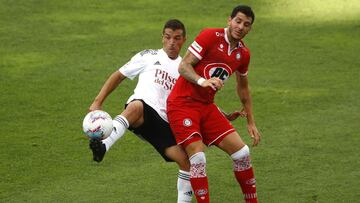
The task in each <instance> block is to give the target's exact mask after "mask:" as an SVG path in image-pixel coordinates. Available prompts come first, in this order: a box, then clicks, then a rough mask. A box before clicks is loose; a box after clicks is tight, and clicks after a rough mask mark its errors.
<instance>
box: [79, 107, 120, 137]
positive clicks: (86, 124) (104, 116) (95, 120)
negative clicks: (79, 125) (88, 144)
mask: <svg viewBox="0 0 360 203" xmlns="http://www.w3.org/2000/svg"><path fill="white" fill-rule="evenodd" d="M112 122H113V121H112V118H111V116H110V115H109V114H108V113H106V112H105V111H101V110H95V111H91V112H90V113H88V114H87V115H86V116H85V118H84V121H83V131H84V133H85V134H86V135H87V136H88V137H89V138H91V139H105V138H107V137H108V136H109V135H110V134H111V131H112V129H113V123H112Z"/></svg>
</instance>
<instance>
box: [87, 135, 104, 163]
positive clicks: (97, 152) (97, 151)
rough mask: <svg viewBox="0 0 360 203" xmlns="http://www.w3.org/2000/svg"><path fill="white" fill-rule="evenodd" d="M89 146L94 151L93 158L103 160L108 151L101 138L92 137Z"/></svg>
mask: <svg viewBox="0 0 360 203" xmlns="http://www.w3.org/2000/svg"><path fill="white" fill-rule="evenodd" d="M89 147H90V149H91V150H92V153H93V160H94V161H96V162H101V161H102V160H103V158H104V156H105V152H106V147H105V144H104V143H102V142H101V140H99V139H91V140H90V143H89Z"/></svg>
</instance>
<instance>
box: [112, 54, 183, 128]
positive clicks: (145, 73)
mask: <svg viewBox="0 0 360 203" xmlns="http://www.w3.org/2000/svg"><path fill="white" fill-rule="evenodd" d="M180 62H181V57H180V56H178V57H177V58H176V59H175V60H172V59H170V58H169V57H168V55H167V54H166V53H165V51H164V50H163V49H159V50H144V51H142V52H139V53H137V54H136V55H135V56H134V57H132V58H131V60H130V61H129V62H128V63H126V64H125V65H124V66H122V67H121V68H120V69H119V71H120V72H121V73H122V74H123V75H124V76H126V77H127V78H129V79H131V80H133V79H134V78H135V77H136V76H137V75H139V80H138V83H137V85H136V88H135V89H134V94H133V95H131V96H130V97H129V99H128V101H127V103H129V102H131V101H132V100H134V99H142V100H143V101H144V102H145V103H146V104H148V105H149V106H151V107H152V108H153V109H154V110H155V111H156V112H157V113H158V114H159V115H160V117H161V118H162V119H164V120H165V121H168V120H167V115H166V100H167V98H168V96H169V94H170V91H171V89H172V88H173V86H174V85H175V82H176V80H177V78H178V77H179V72H178V66H179V64H180Z"/></svg>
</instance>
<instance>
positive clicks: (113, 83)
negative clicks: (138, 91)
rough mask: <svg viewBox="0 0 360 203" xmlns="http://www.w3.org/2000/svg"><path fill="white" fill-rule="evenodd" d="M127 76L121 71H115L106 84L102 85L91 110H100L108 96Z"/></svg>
mask: <svg viewBox="0 0 360 203" xmlns="http://www.w3.org/2000/svg"><path fill="white" fill-rule="evenodd" d="M125 78H126V77H125V76H124V75H123V74H122V73H120V71H115V72H114V73H113V74H111V76H110V77H109V78H108V79H107V80H106V82H105V84H104V85H103V86H102V88H101V90H100V92H99V94H98V95H97V96H96V97H95V100H94V101H93V103H92V104H91V105H90V107H89V111H94V110H99V109H101V106H102V104H103V102H104V101H105V99H106V97H107V96H108V95H109V94H110V93H111V92H112V91H113V90H114V89H115V88H116V87H117V86H118V85H119V84H120V83H121V82H122V81H123V80H124V79H125Z"/></svg>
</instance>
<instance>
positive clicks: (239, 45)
mask: <svg viewBox="0 0 360 203" xmlns="http://www.w3.org/2000/svg"><path fill="white" fill-rule="evenodd" d="M228 29H229V28H227V27H226V28H224V38H225V41H226V43H228V55H229V56H230V55H231V52H233V51H234V50H235V49H238V48H240V47H242V46H243V45H242V44H241V41H239V42H238V45H237V47H235V48H234V49H232V50H230V41H229V38H228V36H227V31H228Z"/></svg>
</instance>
